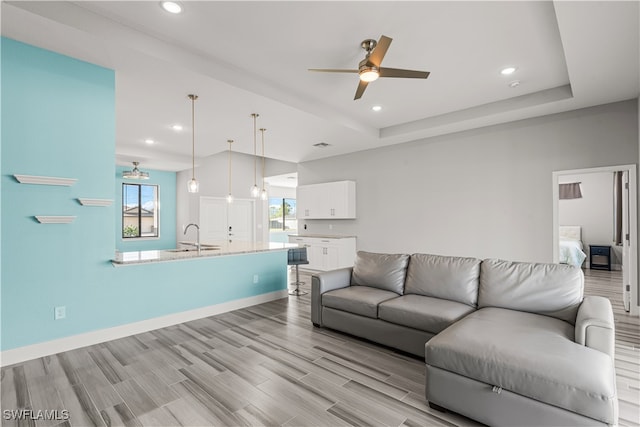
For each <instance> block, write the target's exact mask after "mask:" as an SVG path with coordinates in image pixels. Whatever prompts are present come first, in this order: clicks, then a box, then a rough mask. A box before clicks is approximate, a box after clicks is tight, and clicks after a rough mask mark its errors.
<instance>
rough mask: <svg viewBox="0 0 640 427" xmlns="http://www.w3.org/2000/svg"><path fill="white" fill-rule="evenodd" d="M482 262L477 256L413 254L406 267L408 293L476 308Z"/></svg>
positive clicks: (406, 292)
mask: <svg viewBox="0 0 640 427" xmlns="http://www.w3.org/2000/svg"><path fill="white" fill-rule="evenodd" d="M480 263H481V261H480V260H479V259H476V258H462V257H453V256H440V255H429V254H413V255H411V261H410V262H409V268H408V269H407V283H406V285H405V288H404V293H405V294H418V295H425V296H428V297H434V298H442V299H447V300H451V301H457V302H461V303H463V304H467V305H470V306H471V307H475V306H476V305H477V303H478V284H479V282H480Z"/></svg>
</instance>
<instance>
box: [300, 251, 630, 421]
mask: <svg viewBox="0 0 640 427" xmlns="http://www.w3.org/2000/svg"><path fill="white" fill-rule="evenodd" d="M311 287H312V293H311V319H312V322H313V323H314V325H316V326H322V327H328V328H332V329H336V330H339V331H342V332H346V333H349V334H352V335H356V336H359V337H362V338H366V339H369V340H371V341H374V342H377V343H380V344H384V345H387V346H391V347H394V348H397V349H399V350H402V351H405V352H409V353H412V354H414V355H417V356H420V357H422V356H424V357H425V362H426V369H427V377H426V378H427V379H426V398H427V400H428V401H429V404H430V405H431V406H433V407H435V408H438V409H445V408H446V409H448V410H452V411H454V412H457V413H460V414H462V415H465V416H467V417H470V418H473V419H475V420H478V421H480V422H482V423H485V424H488V425H495V426H500V425H504V426H514V425H536V426H537V425H549V426H563V425H571V426H573V425H616V424H617V419H618V399H617V394H616V385H615V371H614V340H615V336H614V323H613V311H612V309H611V304H610V302H609V300H608V299H606V298H601V297H593V296H589V297H584V296H583V290H584V276H583V273H582V270H580V269H579V268H577V267H571V266H567V265H559V264H534V263H518V262H510V261H503V260H495V259H488V260H483V261H481V260H479V259H475V258H462V257H449V256H438V255H429V254H414V255H405V254H376V253H369V252H362V251H360V252H358V255H357V259H356V263H355V265H354V267H353V268H344V269H340V270H334V271H328V272H323V273H320V274H316V275H314V276H312V284H311Z"/></svg>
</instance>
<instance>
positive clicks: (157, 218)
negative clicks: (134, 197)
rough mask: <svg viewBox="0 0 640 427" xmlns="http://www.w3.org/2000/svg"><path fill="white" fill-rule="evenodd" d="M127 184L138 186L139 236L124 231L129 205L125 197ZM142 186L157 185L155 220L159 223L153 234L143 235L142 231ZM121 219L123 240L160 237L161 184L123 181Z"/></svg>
mask: <svg viewBox="0 0 640 427" xmlns="http://www.w3.org/2000/svg"><path fill="white" fill-rule="evenodd" d="M126 186H131V187H138V201H137V203H138V204H137V207H138V217H137V220H138V221H137V227H138V235H137V236H127V235H125V233H124V229H125V208H126V206H127V201H126V197H125V189H126V188H127V187H126ZM142 187H155V211H154V216H155V221H154V222H156V223H157V226H156V229H155V232H154V234H153V235H146V236H145V235H143V233H142V218H143V215H142ZM120 219H121V227H120V228H121V239H122V240H134V239H135V240H155V239H159V238H160V185H158V184H139V183H133V182H123V183H122V210H121V213H120Z"/></svg>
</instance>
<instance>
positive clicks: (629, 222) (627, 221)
mask: <svg viewBox="0 0 640 427" xmlns="http://www.w3.org/2000/svg"><path fill="white" fill-rule="evenodd" d="M614 172H622V176H623V190H622V194H621V195H622V203H621V206H622V212H621V214H620V215H619V217H620V219H622V223H621V228H622V233H621V234H622V239H621V240H620V242H619V244H616V243H615V242H614V228H615V227H614V222H613V219H612V220H611V221H610V222H609V223H607V224H606V225H605V227H608V229H609V230H610V233H608V236H609V237H608V238H606V239H605V240H607V242H606V243H607V244H608V245H611V246H612V253H611V254H610V256H613V257H614V261H615V260H617V261H618V262H619V263H620V268H621V269H622V292H623V299H624V301H625V309H627V310H628V311H629V312H630V314H631V315H633V316H637V315H638V313H639V308H640V307H639V306H640V302H639V300H638V250H637V243H638V242H637V236H638V216H637V212H638V211H637V184H636V165H621V166H608V167H599V168H590V169H574V170H564V171H556V172H553V174H552V181H553V262H559V259H560V226H567V225H578V224H562V223H561V221H560V217H561V212H560V190H559V187H560V185H559V184H560V183H563V181H566V178H568V177H576V176H584V177H586V178H585V181H586V180H587V178H589V179H590V180H591V178H594V177H595V174H606V175H608V177H607V179H609V180H610V181H609V182H610V185H611V187H610V188H611V194H613V186H614V184H613V183H614ZM572 184H579V182H574V183H572ZM603 205H604V206H605V209H610V210H611V211H610V212H609V213H611V215H610V216H611V218H613V217H614V216H616V215H615V214H614V203H613V196H612V197H611V198H610V200H607V201H603ZM585 215H586V214H585ZM593 234H595V233H593ZM593 234H592V235H593ZM589 243H590V242H589ZM593 243H595V242H593ZM585 252H586V253H587V255H590V254H589V246H588V245H585ZM609 261H611V259H609ZM614 266H615V263H614ZM586 267H588V264H587V266H586ZM586 267H585V268H586Z"/></svg>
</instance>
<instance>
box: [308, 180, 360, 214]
mask: <svg viewBox="0 0 640 427" xmlns="http://www.w3.org/2000/svg"><path fill="white" fill-rule="evenodd" d="M296 202H297V211H298V219H353V218H355V217H356V183H355V181H336V182H326V183H322V184H310V185H300V186H298V189H297V195H296Z"/></svg>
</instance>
